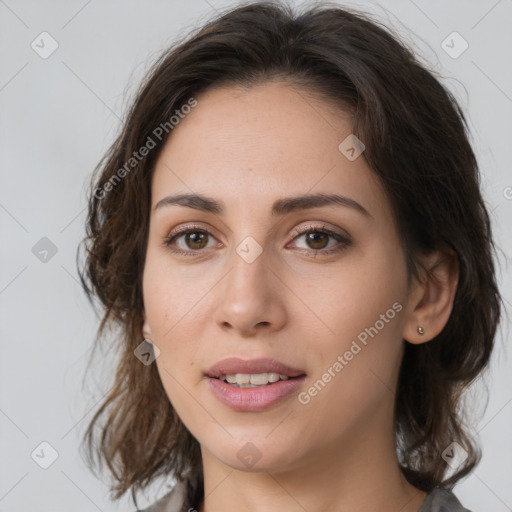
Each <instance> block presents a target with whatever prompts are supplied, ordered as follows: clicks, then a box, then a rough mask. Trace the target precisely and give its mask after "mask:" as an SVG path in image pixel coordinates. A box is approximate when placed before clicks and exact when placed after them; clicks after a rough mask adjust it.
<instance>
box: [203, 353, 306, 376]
mask: <svg viewBox="0 0 512 512" xmlns="http://www.w3.org/2000/svg"><path fill="white" fill-rule="evenodd" d="M205 373H206V376H207V377H211V378H216V379H218V378H219V377H221V376H224V375H233V374H236V373H250V374H254V373H279V374H281V375H286V376H288V377H290V378H293V377H299V376H301V375H305V374H306V372H304V371H303V370H300V369H298V368H294V367H292V366H289V365H287V364H284V363H281V362H280V361H278V360H277V359H271V358H261V359H250V360H244V359H240V358H238V357H230V358H227V359H223V360H221V361H219V362H217V363H215V364H214V365H213V366H212V367H211V368H209V369H208V370H207V371H206V372H205Z"/></svg>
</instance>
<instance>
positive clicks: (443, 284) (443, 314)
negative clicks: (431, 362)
mask: <svg viewBox="0 0 512 512" xmlns="http://www.w3.org/2000/svg"><path fill="white" fill-rule="evenodd" d="M422 263H423V268H424V271H423V276H422V278H421V281H418V280H415V281H414V283H413V284H412V285H411V291H410V293H409V298H408V303H407V317H406V323H405V325H404V330H403V333H402V337H403V339H405V340H406V341H408V342H409V343H414V344H419V343H424V342H425V341H429V340H431V339H432V338H435V337H436V336H437V335H438V334H439V333H440V332H441V331H442V330H443V329H444V326H445V325H446V323H447V322H448V319H449V318H450V314H451V312H452V309H453V300H454V297H455V292H456V290H457V283H458V281H459V260H458V258H457V254H456V253H455V251H453V250H452V249H446V250H444V251H436V252H434V253H431V254H429V255H428V256H426V257H424V258H423V260H422ZM419 327H421V328H422V329H423V332H424V333H423V334H420V332H419V331H418V328H419Z"/></svg>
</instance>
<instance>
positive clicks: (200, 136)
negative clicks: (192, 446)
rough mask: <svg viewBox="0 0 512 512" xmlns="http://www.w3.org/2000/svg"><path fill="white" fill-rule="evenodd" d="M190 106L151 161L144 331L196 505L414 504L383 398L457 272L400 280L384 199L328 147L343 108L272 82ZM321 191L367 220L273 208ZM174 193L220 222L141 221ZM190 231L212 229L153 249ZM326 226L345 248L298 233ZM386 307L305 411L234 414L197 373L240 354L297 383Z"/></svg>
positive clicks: (435, 318) (447, 306) (448, 295)
mask: <svg viewBox="0 0 512 512" xmlns="http://www.w3.org/2000/svg"><path fill="white" fill-rule="evenodd" d="M197 100H198V105H197V106H196V107H195V108H194V109H193V110H192V111H191V113H190V114H188V115H187V116H186V117H185V118H184V119H183V120H181V121H180V123H179V125H178V126H176V127H175V128H174V130H173V132H172V136H171V137H170V138H169V140H168V141H167V143H166V145H165V147H164V148H163V151H162V153H161V155H160V156H159V159H158V162H157V164H156V167H155V172H154V176H153V181H152V210H151V218H150V227H149V230H150V232H149V239H148V247H147V257H146V263H145V269H144V276H143V293H144V330H143V334H144V336H145V337H146V338H147V339H149V340H151V341H152V342H153V343H154V344H155V345H156V346H157V347H158V348H159V349H160V355H159V357H158V358H157V359H156V364H157V367H158V371H159V374H160V377H161V379H162V383H163V386H164V388H165V391H166V393H167V395H168V397H169V400H170V401H171V403H172V405H173V407H174V408H175V409H176V411H177V412H178V414H179V416H180V418H181V419H182V421H183V422H184V424H185V425H186V427H187V428H188V429H189V430H190V432H191V433H192V434H193V435H194V436H195V438H196V439H197V440H198V442H199V443H200V445H201V452H202V459H203V468H204V479H205V495H206V500H205V502H204V503H203V504H202V505H201V508H200V512H213V511H219V510H222V511H223V512H231V511H235V510H236V511H237V512H240V511H251V512H259V511H266V512H268V511H279V512H288V511H289V512H292V511H293V512H295V511H297V512H299V511H301V512H303V511H304V510H307V511H308V512H321V511H325V510H331V511H346V510H350V511H353V512H358V511H367V510H379V511H380V512H387V511H390V512H391V511H394V512H397V511H400V512H413V511H417V510H418V508H419V507H420V505H421V503H422V502H423V500H424V499H425V496H426V494H425V493H424V492H422V491H419V490H418V489H416V488H414V487H413V486H411V485H410V484H408V483H407V481H406V480H405V478H404V477H403V476H402V474H401V472H400V470H399V466H398V462H397V457H396V452H395V447H394V433H393V405H394V390H395V388H396V381H397V376H398V370H399V365H400V361H401V358H402V355H403V347H404V343H406V342H410V343H423V342H426V341H428V340H429V339H432V338H433V337H434V336H436V335H437V334H438V333H439V332H440V331H441V330H442V328H443V327H444V325H445V324H446V322H447V320H448V318H449V315H450V313H451V309H452V304H453V298H454V294H455V289H456V283H457V268H456V266H455V265H454V263H453V261H452V259H450V258H449V257H448V255H445V254H442V253H433V254H430V255H426V256H424V257H423V258H422V261H423V263H424V264H425V265H426V266H427V268H430V269H432V276H431V277H430V278H429V279H428V280H424V281H422V282H421V283H420V282H416V281H413V282H412V283H411V285H410V286H409V285H408V280H407V271H406V265H405V257H404V253H403V250H402V246H401V243H400V238H399V235H398V233H397V229H396V225H395V222H394V219H393V215H392V212H391V207H390V204H389V202H388V200H387V197H386V195H385V193H384V190H383V189H382V188H381V187H380V185H379V183H378V180H377V179H376V177H375V175H374V174H373V172H372V171H371V170H370V168H369V167H368V166H367V164H366V162H365V160H364V157H359V158H357V159H356V160H354V161H349V160H348V159H347V158H346V157H345V156H344V155H343V154H342V153H341V152H340V151H339V150H338V145H339V144H340V142H341V141H343V140H344V139H345V138H346V137H347V136H348V135H349V134H350V133H351V125H350V117H349V115H348V113H346V112H343V111H342V110H341V109H340V108H337V107H334V106H333V105H330V104H329V103H327V102H325V101H323V100H321V99H318V98H316V99H315V98H314V97H313V96H311V95H310V94H308V93H307V92H306V91H303V90H299V89H296V88H293V87H291V86H290V85H288V84H286V83H282V82H268V83H265V84H261V85H258V86H255V87H252V88H250V89H248V90H243V89H237V88H228V87H224V88H217V89H210V90H208V91H207V92H206V93H203V94H202V95H200V96H199V97H197ZM321 192H322V193H325V194H331V193H337V194H340V195H344V196H346V197H349V198H351V199H353V200H355V201H357V202H358V203H360V204H361V205H362V206H364V208H366V210H368V212H369V213H370V215H371V217H367V216H365V215H362V214H361V213H360V212H358V211H357V210H355V209H353V208H349V207H333V206H323V207H316V208H314V209H308V210H301V211H298V212H292V213H289V214H287V215H285V216H283V217H272V216H271V215H270V210H271V206H272V203H273V202H274V201H275V200H277V199H281V198H283V197H289V196H296V195H302V194H306V193H321ZM177 193H199V194H204V195H207V196H208V197H211V198H214V199H216V200H218V201H222V202H223V203H224V206H225V211H224V213H223V214H222V215H221V214H213V213H209V212H203V211H199V210H196V209H193V208H189V207H186V206H179V205H172V206H166V207H162V208H158V209H157V210H154V206H155V205H156V204H157V203H158V202H159V201H160V200H161V199H162V198H164V197H166V196H168V195H172V194H177ZM191 224H192V225H196V226H197V225H198V226H199V227H200V228H201V229H203V230H207V231H208V232H210V233H211V235H208V238H207V239H206V240H203V242H197V239H196V241H195V244H194V240H192V241H191V240H188V243H189V245H187V239H186V238H185V236H182V237H181V238H180V239H179V240H175V242H174V248H177V249H181V250H185V251H189V252H190V253H192V254H193V255H192V256H183V255H180V254H175V253H173V252H172V251H171V248H170V247H167V246H165V245H164V240H165V239H166V238H167V237H168V236H169V234H171V233H173V232H174V229H175V228H176V227H179V226H188V225H191ZM324 225H325V226H326V227H327V228H328V229H331V230H333V231H335V232H336V233H339V234H340V235H342V236H344V237H348V238H349V239H350V241H351V244H350V245H347V246H345V247H344V248H343V250H342V251H340V252H335V253H331V254H328V255H324V254H322V251H323V252H324V253H325V251H326V250H329V249H331V248H334V247H336V246H338V247H339V244H340V243H339V242H338V241H337V240H336V239H334V238H332V237H324V238H320V239H319V240H318V241H317V242H316V244H315V242H311V240H310V241H309V243H308V238H307V237H306V235H304V234H302V235H298V234H297V233H296V232H295V231H294V230H295V228H309V227H311V226H313V227H314V228H318V227H322V226H324ZM196 236H197V235H196ZM247 236H251V237H253V238H254V239H255V240H256V241H257V242H258V244H259V245H260V246H261V248H262V250H263V252H262V253H261V254H260V256H259V257H258V258H256V260H255V261H254V262H252V263H248V262H247V261H245V260H244V259H243V258H242V257H240V256H239V254H238V253H237V252H236V247H237V246H238V245H239V244H240V242H242V240H244V239H245V237H247ZM191 242H192V243H191ZM198 247H199V249H198ZM396 302H398V303H399V304H400V305H401V306H402V309H401V311H400V312H399V313H397V314H396V316H394V318H393V319H392V320H389V322H387V323H386V324H385V327H384V328H382V329H381V330H379V332H378V335H376V336H374V338H369V340H368V343H367V345H366V346H364V347H363V348H362V350H361V351H360V352H359V353H358V354H357V355H356V356H354V358H353V359H352V360H351V361H350V362H348V364H347V365H346V366H344V367H343V370H342V371H341V372H339V373H337V374H336V376H335V377H334V378H332V380H331V381H330V382H329V383H328V384H327V385H326V386H325V387H324V388H323V389H322V390H321V392H319V393H318V394H317V395H316V396H314V397H312V398H311V401H310V402H309V403H308V404H307V405H304V404H301V403H300V402H299V401H298V400H297V396H296V395H292V396H290V397H289V398H288V399H286V400H285V401H283V402H281V403H280V404H278V405H276V406H274V407H272V408H270V409H267V410H265V411H262V412H236V411H233V410H231V409H230V408H229V407H227V406H225V405H224V404H222V403H220V402H219V401H218V400H217V398H216V397H215V396H214V395H213V393H212V392H211V391H210V389H209V386H208V382H207V380H206V378H205V375H204V374H205V372H206V370H207V369H208V368H209V367H210V366H212V365H213V364H214V363H215V362H217V361H219V360H221V359H224V358H226V357H229V356H234V355H236V356H239V357H241V358H243V359H252V358H258V357H273V358H276V359H278V360H280V361H282V362H284V363H286V364H289V365H292V366H294V367H297V368H300V369H302V370H303V371H304V372H305V373H306V375H307V377H306V381H305V382H304V386H303V388H302V389H301V391H304V390H307V389H308V388H310V387H311V386H312V384H313V383H314V382H316V381H317V380H318V379H319V378H321V376H322V374H324V373H325V372H326V371H327V370H328V368H329V367H332V366H333V363H334V362H335V361H336V360H337V357H338V356H339V355H343V354H344V353H345V352H346V351H347V350H348V349H349V347H350V345H351V343H352V341H353V340H355V339H356V338H357V335H358V334H359V333H361V332H362V331H364V329H365V328H368V327H370V326H373V325H374V324H375V323H376V321H377V320H379V318H381V317H380V315H381V314H384V313H385V312H386V311H387V310H389V309H390V308H391V307H392V305H393V304H394V303H396ZM419 325H421V326H422V327H423V329H424V330H425V334H423V335H420V334H418V331H417V327H418V326H419ZM404 340H407V341H404ZM249 441H250V442H251V443H253V444H254V445H255V446H256V447H257V449H258V450H259V452H260V453H261V459H260V460H259V461H258V462H257V463H256V464H255V465H254V466H253V467H251V468H249V467H247V466H246V465H245V464H244V463H243V462H242V461H241V460H240V459H239V458H238V457H237V453H238V452H239V450H240V449H241V448H242V447H243V446H244V445H245V444H246V443H247V442H249Z"/></svg>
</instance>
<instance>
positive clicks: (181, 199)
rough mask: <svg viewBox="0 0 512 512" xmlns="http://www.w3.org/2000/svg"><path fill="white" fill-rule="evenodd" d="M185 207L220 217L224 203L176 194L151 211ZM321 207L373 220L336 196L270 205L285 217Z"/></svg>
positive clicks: (304, 197) (351, 201)
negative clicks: (175, 206)
mask: <svg viewBox="0 0 512 512" xmlns="http://www.w3.org/2000/svg"><path fill="white" fill-rule="evenodd" d="M172 205H178V206H186V207H187V208H193V209H195V210H200V211H204V212H208V213H214V214H217V215H222V214H223V213H224V203H222V202H221V201H217V200H215V199H212V198H210V197H206V196H204V195H200V194H178V195H174V196H167V197H164V198H163V199H161V200H160V201H158V203H157V204H156V205H155V208H154V210H153V211H156V210H157V209H159V208H163V207H164V206H172ZM322 206H342V207H346V208H352V209H354V210H356V211H357V212H359V213H361V214H363V215H364V216H365V217H368V218H373V217H372V215H371V214H370V212H369V211H368V210H367V209H366V208H365V207H364V206H362V205H361V204H359V203H358V202H357V201H355V200H354V199H350V198H349V197H345V196H340V195H338V194H321V193H319V194H306V195H302V196H296V197H285V198H283V199H278V200H277V201H275V202H274V204H273V205H272V216H278V215H281V216H282V215H286V214H288V213H291V212H295V211H299V210H307V209H311V208H320V207H322Z"/></svg>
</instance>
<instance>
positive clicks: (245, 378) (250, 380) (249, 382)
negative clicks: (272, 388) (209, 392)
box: [220, 373, 289, 388]
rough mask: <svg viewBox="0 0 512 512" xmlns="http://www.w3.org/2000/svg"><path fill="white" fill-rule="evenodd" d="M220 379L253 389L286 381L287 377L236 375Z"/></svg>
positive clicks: (276, 374) (263, 374)
mask: <svg viewBox="0 0 512 512" xmlns="http://www.w3.org/2000/svg"><path fill="white" fill-rule="evenodd" d="M220 379H221V380H223V381H226V382H228V383H229V384H234V385H237V386H238V387H241V388H254V387H258V386H266V385H267V384H269V383H273V382H278V381H279V380H288V379H289V377H288V376H287V375H281V374H279V373H250V374H249V373H236V374H232V375H223V376H222V377H220Z"/></svg>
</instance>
